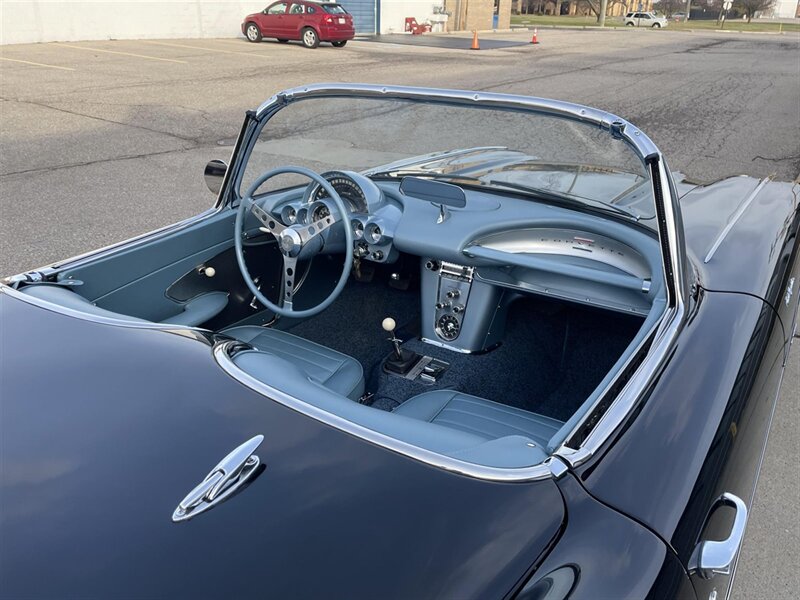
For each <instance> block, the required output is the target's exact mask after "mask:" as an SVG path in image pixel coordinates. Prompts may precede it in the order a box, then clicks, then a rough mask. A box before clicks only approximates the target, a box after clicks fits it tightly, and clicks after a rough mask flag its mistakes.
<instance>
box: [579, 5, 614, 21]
mask: <svg viewBox="0 0 800 600" xmlns="http://www.w3.org/2000/svg"><path fill="white" fill-rule="evenodd" d="M615 4H622V5H625V2H624V0H605V1H603V0H580V1H579V2H578V5H579V6H586V7H587V8H588V9H589V10H590V11H591V13H592V14H593V15H594V16H595V17H597V22H598V23H601V22H603V21H605V18H602V19H601V13H602V12H603V7H604V5H605V15H602V16H603V17H605V16H606V15H608V9H609V8H611V7H612V6H614V5H615Z"/></svg>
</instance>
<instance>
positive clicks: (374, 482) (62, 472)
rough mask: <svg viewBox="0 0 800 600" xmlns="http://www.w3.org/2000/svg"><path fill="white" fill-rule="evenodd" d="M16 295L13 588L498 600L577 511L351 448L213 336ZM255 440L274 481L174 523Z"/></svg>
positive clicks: (524, 486) (5, 537)
mask: <svg viewBox="0 0 800 600" xmlns="http://www.w3.org/2000/svg"><path fill="white" fill-rule="evenodd" d="M5 289H6V291H5V292H4V291H2V288H0V322H2V330H1V331H0V369H1V371H0V381H1V382H2V408H3V413H2V421H0V443H1V444H2V448H1V450H2V468H1V469H0V484H1V485H2V490H1V492H2V498H3V504H2V512H0V519H2V521H0V527H1V528H2V535H1V536H0V554H1V555H2V556H3V560H2V561H0V580H2V581H3V591H4V594H5V595H7V596H9V597H18V598H21V597H57V596H58V597H63V596H71V597H98V598H100V597H111V596H116V595H118V594H119V593H120V590H125V594H126V595H127V596H130V597H193V598H196V597H238V596H245V595H247V596H254V595H256V594H258V595H262V596H271V597H278V598H281V597H297V596H298V594H300V595H306V596H309V597H322V596H325V597H330V596H331V595H334V596H335V595H337V594H338V595H341V596H345V597H382V598H389V597H397V598H413V597H422V596H425V597H439V596H451V597H453V596H457V597H464V596H497V595H502V594H504V593H505V592H506V591H507V590H510V589H511V588H512V587H513V586H514V585H515V584H516V583H517V582H518V581H519V580H520V578H521V577H522V575H523V574H524V573H525V572H526V571H527V570H528V569H529V567H530V565H531V564H533V563H534V561H535V560H536V558H537V556H539V555H540V554H541V553H542V551H543V550H544V548H546V547H547V545H548V544H549V543H550V542H551V540H552V539H553V538H554V536H556V535H557V532H558V530H559V527H560V526H561V523H562V521H563V520H564V511H563V503H562V499H561V496H560V494H559V493H558V490H557V488H556V485H555V483H554V482H553V481H551V480H546V481H539V482H531V483H515V484H498V483H490V482H485V481H478V480H474V479H470V478H467V477H463V476H460V475H456V474H452V473H448V472H445V471H441V470H439V469H436V468H433V467H430V466H427V465H422V464H421V463H418V462H415V461H413V460H411V459H409V458H407V457H403V456H400V455H397V454H394V453H392V452H390V451H388V450H385V449H383V448H380V447H377V446H373V445H371V444H368V443H367V442H364V441H362V440H360V439H357V438H354V437H351V436H349V435H347V434H345V433H343V432H340V431H338V430H335V429H333V428H331V427H328V426H326V425H323V424H321V423H319V422H317V421H315V420H313V419H311V418H309V417H306V416H304V415H302V414H300V413H297V412H294V411H292V410H290V409H288V408H286V407H284V406H283V405H280V404H278V403H276V402H273V401H271V400H270V399H269V398H266V397H264V396H262V395H260V394H258V393H256V392H254V391H252V390H250V389H249V388H246V387H244V386H242V385H241V384H239V383H238V382H237V381H236V380H234V379H232V378H231V377H229V376H228V375H226V374H225V373H224V372H223V371H222V370H221V369H220V368H219V367H218V366H217V364H216V363H215V361H214V359H213V355H212V352H211V345H210V343H209V341H208V340H205V339H204V338H202V337H200V336H198V335H197V334H196V333H192V332H187V331H174V332H169V331H163V330H153V329H142V328H139V327H121V326H115V325H108V324H101V323H95V322H92V321H88V320H84V319H81V318H75V317H71V316H67V315H62V314H60V313H57V312H52V311H50V310H47V309H44V308H41V307H38V306H34V305H31V304H29V303H27V302H25V301H23V300H20V299H19V298H17V297H16V296H14V295H12V294H11V293H7V288H5ZM256 435H263V436H264V441H263V443H262V444H261V446H260V447H259V448H258V450H257V451H256V453H257V454H258V456H259V458H260V459H261V462H262V463H263V464H264V465H265V468H264V470H263V471H261V472H260V473H259V474H258V476H257V477H256V478H255V479H253V480H251V482H250V483H249V485H248V486H247V487H246V488H245V489H244V490H243V491H241V492H240V493H238V494H236V495H234V496H232V497H231V498H229V499H228V500H226V501H225V502H224V503H222V504H221V505H219V506H217V507H215V508H212V509H211V510H208V511H207V512H205V513H203V514H201V515H198V516H197V517H195V518H194V519H192V520H189V521H186V522H182V523H173V522H172V518H171V517H172V513H173V511H174V510H175V508H176V507H177V505H178V502H180V501H181V500H182V499H183V498H184V496H186V495H187V493H188V492H189V491H190V490H191V489H192V488H194V486H196V485H197V484H198V483H200V481H201V480H202V479H203V478H204V477H205V476H206V475H207V474H208V472H209V471H210V470H211V469H212V467H214V466H215V465H216V464H217V463H219V462H220V460H221V459H222V458H223V457H225V456H226V455H227V454H228V453H229V452H230V451H231V450H233V449H234V448H236V447H237V446H238V445H240V444H241V443H242V442H244V441H246V440H248V439H250V438H252V437H254V436H256Z"/></svg>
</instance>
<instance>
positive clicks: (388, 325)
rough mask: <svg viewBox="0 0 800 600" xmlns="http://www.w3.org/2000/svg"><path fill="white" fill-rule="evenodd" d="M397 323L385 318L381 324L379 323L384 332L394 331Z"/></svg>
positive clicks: (390, 318)
mask: <svg viewBox="0 0 800 600" xmlns="http://www.w3.org/2000/svg"><path fill="white" fill-rule="evenodd" d="M396 325H397V323H395V322H394V319H393V318H392V317H386V318H385V319H384V320H383V322H382V323H381V327H383V330H384V331H389V332H391V331H394V328H395V326H396Z"/></svg>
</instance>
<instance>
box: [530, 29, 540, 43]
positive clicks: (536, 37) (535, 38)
mask: <svg viewBox="0 0 800 600" xmlns="http://www.w3.org/2000/svg"><path fill="white" fill-rule="evenodd" d="M538 43H539V29H538V28H536V27H534V28H533V37H532V38H531V44H538Z"/></svg>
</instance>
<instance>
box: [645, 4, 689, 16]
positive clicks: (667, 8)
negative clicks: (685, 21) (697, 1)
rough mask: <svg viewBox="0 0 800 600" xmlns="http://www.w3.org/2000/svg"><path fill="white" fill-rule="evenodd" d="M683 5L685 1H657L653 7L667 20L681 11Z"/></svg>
mask: <svg viewBox="0 0 800 600" xmlns="http://www.w3.org/2000/svg"><path fill="white" fill-rule="evenodd" d="M685 4H686V3H685V0H657V1H656V2H655V3H654V4H653V7H654V8H655V9H656V10H658V11H660V12H662V13H664V16H666V17H667V18H669V17H671V16H672V15H673V14H675V13H676V12H678V11H680V10H682V9H683V7H684V6H685Z"/></svg>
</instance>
